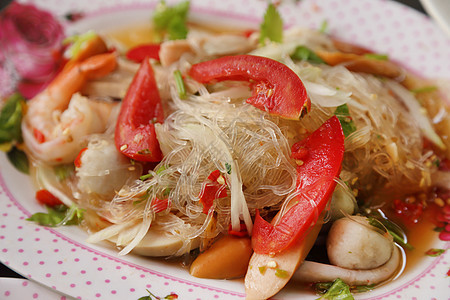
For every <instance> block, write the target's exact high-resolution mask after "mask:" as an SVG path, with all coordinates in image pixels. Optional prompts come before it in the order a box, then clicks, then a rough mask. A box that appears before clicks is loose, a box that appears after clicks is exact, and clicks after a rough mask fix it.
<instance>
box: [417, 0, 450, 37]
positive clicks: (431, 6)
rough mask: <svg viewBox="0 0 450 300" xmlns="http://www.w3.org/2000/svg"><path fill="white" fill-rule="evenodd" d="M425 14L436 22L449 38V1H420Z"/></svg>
mask: <svg viewBox="0 0 450 300" xmlns="http://www.w3.org/2000/svg"><path fill="white" fill-rule="evenodd" d="M420 2H421V3H422V5H423V7H424V8H425V10H426V11H427V13H428V14H429V15H430V16H431V17H432V18H433V19H434V20H435V21H436V23H437V24H438V25H439V26H440V27H441V28H442V30H443V31H444V32H445V33H446V34H447V36H450V1H448V0H420Z"/></svg>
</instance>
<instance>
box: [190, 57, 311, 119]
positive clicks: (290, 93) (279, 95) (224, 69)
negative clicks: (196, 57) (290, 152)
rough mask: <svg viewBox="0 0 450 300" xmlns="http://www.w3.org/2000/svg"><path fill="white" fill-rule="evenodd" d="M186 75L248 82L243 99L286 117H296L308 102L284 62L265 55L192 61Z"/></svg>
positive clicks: (298, 82)
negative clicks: (249, 86) (249, 90)
mask: <svg viewBox="0 0 450 300" xmlns="http://www.w3.org/2000/svg"><path fill="white" fill-rule="evenodd" d="M189 75H190V76H191V77H192V78H194V79H195V80H197V81H198V82H201V83H210V82H214V81H224V80H239V81H249V82H251V84H252V88H253V92H252V96H251V97H250V98H248V99H247V103H249V104H251V105H253V106H255V107H256V108H259V109H261V110H264V111H267V112H269V113H271V114H274V115H278V116H281V117H284V118H287V119H297V120H298V119H299V118H301V117H302V116H303V115H304V114H305V113H307V112H308V111H309V109H310V107H311V102H310V100H309V98H308V95H307V93H306V89H305V87H304V86H303V83H302V81H301V80H300V78H299V77H298V76H297V74H295V73H294V71H292V70H291V69H290V68H289V67H287V66H286V65H284V64H282V63H280V62H278V61H276V60H273V59H270V58H266V57H260V56H252V55H236V56H225V57H221V58H218V59H214V60H210V61H206V62H202V63H198V64H195V65H193V66H192V67H191V69H190V71H189Z"/></svg>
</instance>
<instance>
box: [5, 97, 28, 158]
mask: <svg viewBox="0 0 450 300" xmlns="http://www.w3.org/2000/svg"><path fill="white" fill-rule="evenodd" d="M24 105H25V99H24V98H23V97H22V96H21V95H20V94H19V93H15V94H13V95H11V96H10V97H9V98H8V100H6V103H5V105H4V106H3V108H2V110H1V111H0V145H1V144H5V143H10V144H15V143H17V142H18V143H20V142H22V130H21V127H20V126H21V122H22V116H23V107H24ZM10 148H11V147H6V149H7V150H10Z"/></svg>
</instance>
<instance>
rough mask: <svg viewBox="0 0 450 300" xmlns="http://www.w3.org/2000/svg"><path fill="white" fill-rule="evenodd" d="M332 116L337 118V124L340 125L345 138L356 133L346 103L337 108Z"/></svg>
mask: <svg viewBox="0 0 450 300" xmlns="http://www.w3.org/2000/svg"><path fill="white" fill-rule="evenodd" d="M334 114H335V115H336V116H337V117H338V119H339V122H340V123H341V126H342V130H343V131H344V136H345V137H347V136H349V135H350V134H351V133H353V132H355V131H356V125H355V122H353V119H352V117H351V116H350V111H349V109H348V106H347V104H346V103H344V104H342V105H340V106H338V107H337V108H336V111H335V112H334Z"/></svg>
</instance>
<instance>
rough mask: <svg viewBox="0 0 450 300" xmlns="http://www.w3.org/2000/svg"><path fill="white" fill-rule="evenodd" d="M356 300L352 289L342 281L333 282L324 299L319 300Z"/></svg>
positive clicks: (323, 296)
mask: <svg viewBox="0 0 450 300" xmlns="http://www.w3.org/2000/svg"><path fill="white" fill-rule="evenodd" d="M319 299H321V300H337V299H339V300H354V299H355V298H353V296H352V294H351V292H350V287H349V286H348V285H347V284H346V283H345V282H344V281H342V280H341V279H339V278H338V279H336V280H335V281H333V283H332V284H331V285H330V287H329V288H328V289H327V291H326V292H325V294H323V295H322V297H320V298H318V299H317V300H319Z"/></svg>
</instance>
